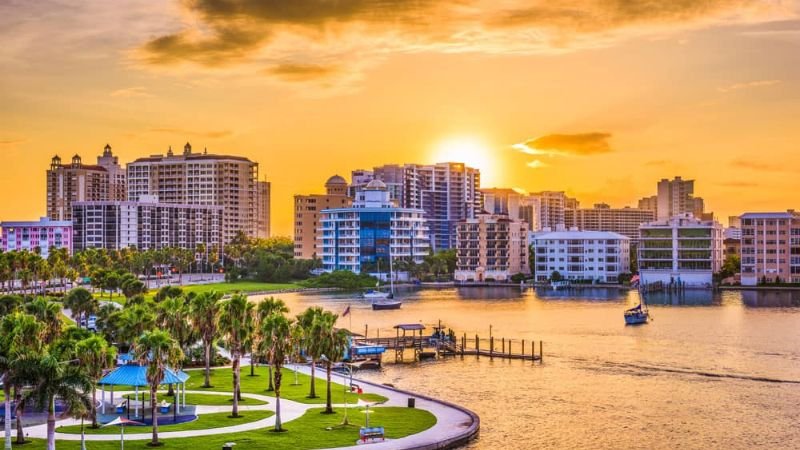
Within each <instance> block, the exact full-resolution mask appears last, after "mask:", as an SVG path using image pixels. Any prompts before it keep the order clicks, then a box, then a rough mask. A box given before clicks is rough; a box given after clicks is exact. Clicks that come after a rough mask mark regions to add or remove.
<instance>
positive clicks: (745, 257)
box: [741, 209, 800, 286]
mask: <svg viewBox="0 0 800 450" xmlns="http://www.w3.org/2000/svg"><path fill="white" fill-rule="evenodd" d="M741 223H742V240H741V257H742V263H741V268H742V285H744V286H755V285H757V284H759V283H764V282H766V283H775V282H778V281H781V282H784V283H800V213H797V212H796V211H794V210H791V209H790V210H788V211H786V212H766V213H745V214H742V216H741Z"/></svg>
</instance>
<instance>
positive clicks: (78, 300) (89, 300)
mask: <svg viewBox="0 0 800 450" xmlns="http://www.w3.org/2000/svg"><path fill="white" fill-rule="evenodd" d="M64 306H65V307H67V308H69V310H70V312H71V313H72V318H73V319H75V321H76V322H78V326H80V324H81V321H82V320H83V318H84V317H85V318H87V319H88V317H89V315H90V314H95V313H97V310H98V309H100V302H99V301H98V300H97V299H96V298H95V297H94V296H93V295H92V293H91V292H89V291H87V290H86V289H84V288H81V287H79V288H75V289H72V290H70V291H69V293H67V295H66V296H64ZM87 325H88V320H87Z"/></svg>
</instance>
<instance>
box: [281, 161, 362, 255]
mask: <svg viewBox="0 0 800 450" xmlns="http://www.w3.org/2000/svg"><path fill="white" fill-rule="evenodd" d="M347 188H348V187H347V181H345V179H344V178H342V177H340V176H339V175H334V176H332V177H330V178H328V181H327V182H325V191H326V193H325V194H311V195H295V196H294V257H295V258H302V259H313V258H316V257H318V256H320V254H319V252H320V249H321V247H320V244H321V243H322V242H321V238H322V236H321V234H320V233H321V229H320V226H321V223H320V217H321V215H322V211H323V210H325V209H337V208H345V207H347V206H349V205H350V203H351V199H350V197H348V196H347Z"/></svg>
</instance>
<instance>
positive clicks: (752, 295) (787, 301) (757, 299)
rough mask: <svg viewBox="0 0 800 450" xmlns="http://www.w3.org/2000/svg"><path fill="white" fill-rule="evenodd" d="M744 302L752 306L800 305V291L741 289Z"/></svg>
mask: <svg viewBox="0 0 800 450" xmlns="http://www.w3.org/2000/svg"><path fill="white" fill-rule="evenodd" d="M741 296H742V302H744V304H745V305H747V306H749V307H751V308H778V307H798V306H800V291H782V290H770V291H741Z"/></svg>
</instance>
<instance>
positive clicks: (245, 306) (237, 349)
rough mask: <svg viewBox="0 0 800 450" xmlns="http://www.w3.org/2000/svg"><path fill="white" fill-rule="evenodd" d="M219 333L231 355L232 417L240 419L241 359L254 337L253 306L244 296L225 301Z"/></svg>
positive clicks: (221, 312)
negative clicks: (251, 338)
mask: <svg viewBox="0 0 800 450" xmlns="http://www.w3.org/2000/svg"><path fill="white" fill-rule="evenodd" d="M219 331H220V335H221V336H223V339H224V341H225V344H226V346H227V347H228V351H230V353H231V359H232V360H233V361H232V367H231V370H232V371H233V410H232V412H231V416H232V417H239V398H240V396H241V383H240V376H241V373H240V372H241V371H240V369H241V367H240V363H241V359H242V354H243V353H244V350H245V348H246V346H247V344H248V343H249V340H250V337H251V336H252V335H253V304H252V303H250V302H249V301H248V300H247V296H246V295H244V294H236V295H234V296H232V297H231V298H229V299H227V300H224V301H223V302H222V303H221V304H220V310H219Z"/></svg>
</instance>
